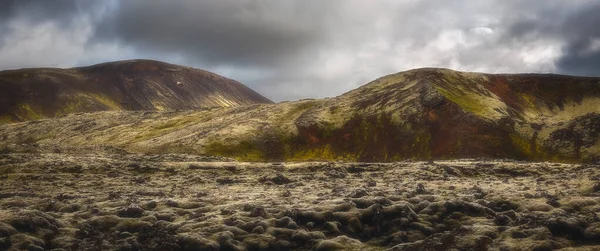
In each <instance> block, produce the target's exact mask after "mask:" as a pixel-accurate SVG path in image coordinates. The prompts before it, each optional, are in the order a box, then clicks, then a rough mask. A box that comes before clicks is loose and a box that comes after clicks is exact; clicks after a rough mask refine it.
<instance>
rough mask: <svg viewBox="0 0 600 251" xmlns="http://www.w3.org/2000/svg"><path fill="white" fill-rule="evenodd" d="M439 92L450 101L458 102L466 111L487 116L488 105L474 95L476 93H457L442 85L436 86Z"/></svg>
mask: <svg viewBox="0 0 600 251" xmlns="http://www.w3.org/2000/svg"><path fill="white" fill-rule="evenodd" d="M436 88H437V90H438V92H440V94H442V95H443V96H444V97H446V98H447V99H449V100H450V101H452V102H454V103H456V104H457V105H458V106H460V108H462V109H463V110H464V111H466V112H470V113H473V114H475V115H478V116H480V117H487V112H488V111H487V108H486V107H487V106H486V105H485V104H483V103H482V102H481V101H480V100H479V99H477V98H475V97H473V95H475V94H470V93H457V92H456V91H450V90H446V89H444V88H442V87H438V86H436Z"/></svg>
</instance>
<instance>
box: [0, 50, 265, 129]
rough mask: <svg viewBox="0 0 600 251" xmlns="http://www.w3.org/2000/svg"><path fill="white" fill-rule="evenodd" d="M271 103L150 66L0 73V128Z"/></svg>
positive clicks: (202, 75) (215, 78) (226, 82)
mask: <svg viewBox="0 0 600 251" xmlns="http://www.w3.org/2000/svg"><path fill="white" fill-rule="evenodd" d="M258 103H272V102H271V101H270V100H268V99H267V98H265V97H263V96H261V95H260V94H258V93H256V92H254V91H253V90H251V89H250V88H248V87H246V86H244V85H242V84H241V83H239V82H237V81H234V80H231V79H228V78H225V77H222V76H219V75H217V74H214V73H211V72H207V71H203V70H199V69H194V68H191V67H184V66H178V65H172V64H167V63H163V62H158V61H150V60H130V61H119V62H111V63H104V64H99V65H93V66H89V67H80V68H71V69H52V68H39V69H21V70H9V71H2V72H0V123H7V122H17V121H26V120H32V119H41V118H52V117H57V116H62V115H65V114H69V113H76V112H95V111H118V110H189V109H197V108H206V107H232V106H240V105H249V104H258Z"/></svg>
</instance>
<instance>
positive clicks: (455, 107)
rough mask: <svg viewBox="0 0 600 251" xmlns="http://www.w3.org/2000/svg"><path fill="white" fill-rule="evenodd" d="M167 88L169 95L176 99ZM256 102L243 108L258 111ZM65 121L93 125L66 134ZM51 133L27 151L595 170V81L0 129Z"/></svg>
mask: <svg viewBox="0 0 600 251" xmlns="http://www.w3.org/2000/svg"><path fill="white" fill-rule="evenodd" d="M96 67H99V68H101V67H100V66H96ZM164 74H166V73H164ZM100 75H102V74H100ZM136 76H138V75H136ZM143 76H144V75H143V74H141V75H139V78H144V77H143ZM73 78H75V77H73ZM174 81H175V80H173V82H172V87H171V88H175V89H176V88H179V87H177V84H176V82H174ZM176 81H181V82H183V83H190V81H189V80H185V79H183V80H176ZM134 82H135V81H134ZM120 86H121V85H120ZM115 93H120V92H117V91H115ZM165 93H166V92H165ZM248 93H250V94H252V95H254V94H253V93H254V92H248ZM226 94H227V93H226V92H223V93H221V95H226ZM250 94H247V95H250ZM114 95H121V94H114ZM239 95H241V94H239ZM236 96H238V95H236ZM252 97H254V96H252ZM261 98H262V96H259V95H258V96H256V97H255V99H252V100H254V103H268V100H266V99H264V98H262V99H261ZM130 99H132V98H129V99H119V100H130ZM227 100H231V99H230V98H229V99H227ZM259 101H260V102H259ZM98 102H100V101H98ZM148 102H149V103H151V102H150V101H148ZM214 102H215V103H218V101H214ZM239 102H240V103H238V104H242V102H241V101H239ZM23 103H28V102H23V101H20V104H23ZM100 103H102V102H100ZM130 103H133V102H130ZM149 103H148V104H149ZM215 103H212V104H215ZM248 103H252V102H248ZM115 105H118V103H117V104H115ZM163 105H164V104H163ZM107 106H108V105H107ZM149 107H151V108H154V109H157V108H156V105H154V106H149ZM135 108H136V109H137V110H142V109H143V108H144V107H135ZM55 112H56V111H55ZM76 119H81V120H84V119H85V120H87V121H90V120H91V121H95V122H96V124H94V125H92V126H87V127H85V128H84V129H78V128H77V123H73V121H75V120H76ZM106 121H112V122H110V123H112V124H107V123H108V122H106ZM109 125H110V126H109ZM117 125H119V126H118V127H116V128H115V126H117ZM57 128H62V129H57ZM65 128H66V129H65ZM69 128H71V129H72V130H73V131H71V130H69ZM76 129H77V130H76ZM57 130H61V133H55V134H54V135H52V136H49V137H45V138H39V139H33V141H34V142H37V143H40V144H51V143H52V142H61V144H69V145H82V144H89V143H94V144H104V145H111V146H117V147H121V148H123V149H125V150H128V151H133V152H146V153H165V152H179V153H194V154H208V155H217V156H226V157H234V158H237V159H239V160H248V161H266V160H269V161H308V160H345V161H397V160H406V159H412V160H428V159H452V158H479V157H483V158H511V159H519V160H535V161H565V162H597V161H600V142H599V141H598V134H599V132H600V79H599V78H591V77H572V76H562V75H551V74H548V75H540V74H510V75H507V74H497V75H494V74H483V73H467V72H457V71H452V70H447V69H432V68H426V69H416V70H410V71H405V72H400V73H397V74H392V75H388V76H385V77H382V78H379V79H377V80H375V81H372V82H370V83H368V84H366V85H364V86H362V87H360V88H358V89H356V90H353V91H350V92H348V93H345V94H343V95H340V96H338V97H335V98H329V99H321V100H303V101H296V102H285V103H279V104H269V105H252V106H238V107H233V108H227V109H213V110H206V111H195V112H181V113H152V114H141V113H135V112H129V113H117V114H115V113H93V114H82V115H76V116H74V117H73V118H59V119H54V120H48V121H42V122H39V123H36V124H31V125H17V124H13V125H4V126H2V127H0V136H1V135H4V138H6V139H7V142H12V143H18V141H19V137H18V136H17V134H18V133H22V135H23V134H26V133H28V134H29V135H35V133H37V132H39V133H41V132H46V131H49V132H57ZM64 132H67V133H64ZM44 134H47V133H44ZM84 135H85V136H84Z"/></svg>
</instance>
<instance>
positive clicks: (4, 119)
mask: <svg viewBox="0 0 600 251" xmlns="http://www.w3.org/2000/svg"><path fill="white" fill-rule="evenodd" d="M13 122H14V121H13V119H12V118H11V117H10V116H8V115H6V116H0V124H9V123H13Z"/></svg>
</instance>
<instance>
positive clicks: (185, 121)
mask: <svg viewBox="0 0 600 251" xmlns="http://www.w3.org/2000/svg"><path fill="white" fill-rule="evenodd" d="M203 119H204V116H195V115H194V116H185V117H176V118H172V119H170V120H168V121H166V122H163V123H158V124H156V125H152V126H149V127H148V128H146V130H144V133H140V134H138V135H136V136H135V138H134V140H133V141H134V142H139V141H144V140H148V139H151V138H155V137H159V136H161V135H165V134H168V133H170V132H173V131H176V130H178V129H181V128H183V127H185V126H187V125H189V124H191V123H200V122H202V121H203Z"/></svg>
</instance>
